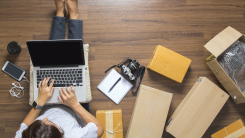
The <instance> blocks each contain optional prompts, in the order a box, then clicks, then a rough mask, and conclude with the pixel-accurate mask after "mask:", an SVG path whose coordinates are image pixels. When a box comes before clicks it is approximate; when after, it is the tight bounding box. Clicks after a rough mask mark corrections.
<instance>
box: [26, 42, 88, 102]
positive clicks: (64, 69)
mask: <svg viewBox="0 0 245 138" xmlns="http://www.w3.org/2000/svg"><path fill="white" fill-rule="evenodd" d="M26 44H27V48H28V50H29V54H30V57H31V60H32V64H33V86H34V100H37V98H38V91H39V90H38V84H39V82H40V81H42V80H43V79H44V78H48V77H50V80H49V83H48V85H49V84H50V82H51V80H52V79H54V85H53V87H54V88H55V89H54V93H53V96H52V98H51V99H50V100H49V101H48V102H47V103H60V101H59V99H58V97H57V96H58V95H60V94H59V90H60V89H61V88H64V87H70V86H73V87H74V89H75V93H76V96H77V99H78V101H79V102H84V101H86V79H85V70H87V68H85V59H84V51H83V40H82V39H68V40H37V41H27V42H26Z"/></svg>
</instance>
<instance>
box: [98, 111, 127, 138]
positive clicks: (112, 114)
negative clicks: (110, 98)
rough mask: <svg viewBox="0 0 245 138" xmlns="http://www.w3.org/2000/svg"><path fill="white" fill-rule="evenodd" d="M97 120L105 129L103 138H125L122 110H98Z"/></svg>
mask: <svg viewBox="0 0 245 138" xmlns="http://www.w3.org/2000/svg"><path fill="white" fill-rule="evenodd" d="M96 118H97V119H98V120H99V121H100V123H101V124H102V126H103V127H104V131H105V132H104V134H103V135H102V137H101V138H123V124H122V110H121V109H118V110H97V111H96Z"/></svg>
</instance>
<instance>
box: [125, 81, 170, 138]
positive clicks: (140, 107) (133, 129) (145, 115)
mask: <svg viewBox="0 0 245 138" xmlns="http://www.w3.org/2000/svg"><path fill="white" fill-rule="evenodd" d="M172 96H173V94H172V93H168V92H164V91H160V90H157V89H154V88H151V87H148V86H145V85H142V84H141V86H140V91H139V93H138V97H137V99H136V102H135V106H134V110H133V114H132V117H131V120H130V123H129V127H128V131H127V135H126V138H160V137H162V133H163V130H164V126H165V122H166V118H167V115H168V111H169V107H170V103H171V100H172Z"/></svg>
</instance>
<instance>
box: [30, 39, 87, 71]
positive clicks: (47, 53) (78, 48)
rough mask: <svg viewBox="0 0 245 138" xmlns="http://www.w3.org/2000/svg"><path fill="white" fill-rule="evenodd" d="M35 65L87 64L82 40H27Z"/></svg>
mask: <svg viewBox="0 0 245 138" xmlns="http://www.w3.org/2000/svg"><path fill="white" fill-rule="evenodd" d="M26 44H27V47H28V50H29V53H30V57H31V60H32V63H33V66H47V67H48V66H50V67H55V66H57V67H59V66H73V65H85V61H84V51H83V41H82V40H44V41H41V40H40V41H27V42H26Z"/></svg>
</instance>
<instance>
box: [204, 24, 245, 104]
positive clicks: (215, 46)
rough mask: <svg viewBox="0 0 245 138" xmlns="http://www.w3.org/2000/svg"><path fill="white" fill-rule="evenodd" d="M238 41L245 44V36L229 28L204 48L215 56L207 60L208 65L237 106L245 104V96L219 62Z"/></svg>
mask: <svg viewBox="0 0 245 138" xmlns="http://www.w3.org/2000/svg"><path fill="white" fill-rule="evenodd" d="M237 40H240V41H242V42H243V43H245V36H244V35H242V34H241V33H240V32H238V31H237V30H235V29H233V28H232V27H230V26H228V27H227V28H226V29H224V30H223V31H222V32H220V33H219V34H217V35H216V36H215V37H214V38H213V39H211V40H210V41H209V42H208V43H207V44H206V45H205V46H204V47H205V48H206V49H207V50H208V51H209V52H211V53H212V54H213V56H211V57H209V58H208V59H207V65H208V66H209V68H210V69H211V71H212V72H213V73H214V75H215V76H216V77H217V79H218V80H219V82H220V83H221V84H222V85H223V87H224V88H225V89H226V90H227V92H228V93H229V94H230V95H231V98H232V99H233V100H234V101H235V102H236V103H237V104H239V103H245V95H244V94H243V93H242V92H241V91H240V89H239V88H238V87H237V85H236V84H235V83H234V82H233V81H232V79H231V78H230V77H229V75H228V74H227V73H226V72H225V71H224V69H223V68H222V67H221V66H220V64H219V63H218V61H217V58H218V57H219V55H221V54H222V53H223V52H224V51H225V50H226V49H227V48H229V47H230V46H231V45H232V44H233V43H234V42H235V41H237Z"/></svg>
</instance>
